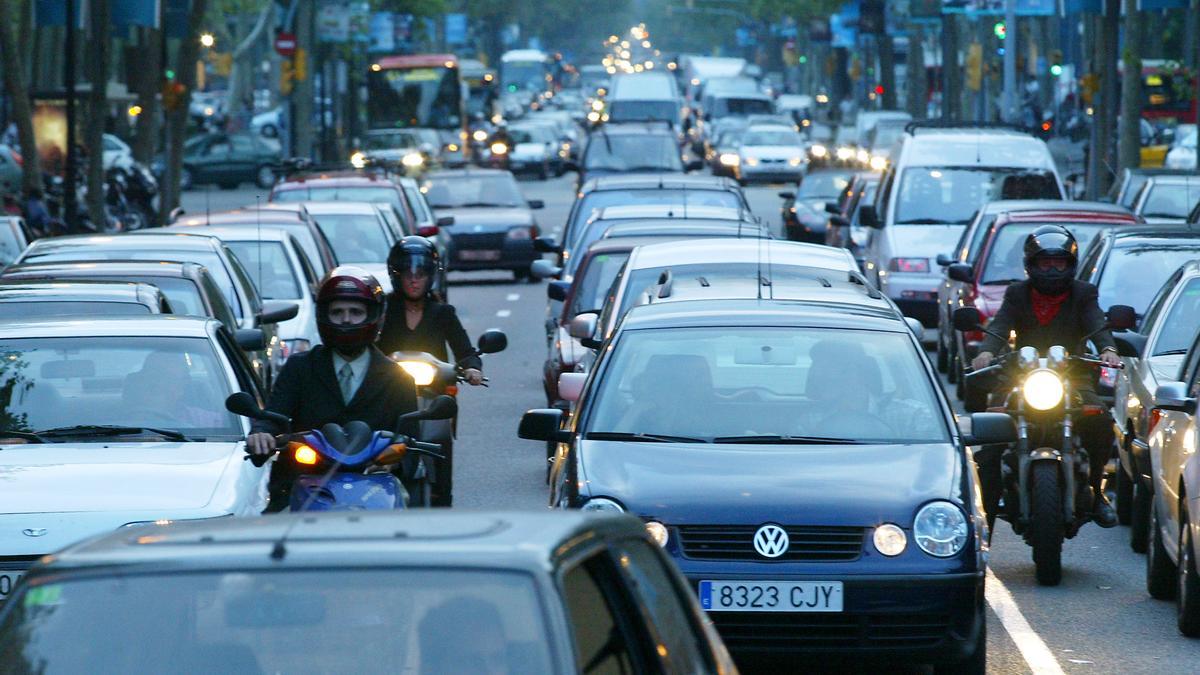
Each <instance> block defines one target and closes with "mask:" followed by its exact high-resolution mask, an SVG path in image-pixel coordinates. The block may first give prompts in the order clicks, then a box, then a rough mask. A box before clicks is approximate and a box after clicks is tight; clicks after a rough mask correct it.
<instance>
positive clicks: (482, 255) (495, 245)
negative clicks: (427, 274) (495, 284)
mask: <svg viewBox="0 0 1200 675" xmlns="http://www.w3.org/2000/svg"><path fill="white" fill-rule="evenodd" d="M446 254H447V258H448V259H449V264H448V265H447V267H448V268H449V269H452V270H528V269H529V265H530V263H532V262H533V261H534V260H537V259H538V258H540V257H541V254H540V253H538V252H537V251H535V250H534V249H533V240H531V239H509V238H508V236H507V232H487V233H478V234H476V233H471V234H461V235H460V234H452V235H451V237H450V245H449V246H447V251H446Z"/></svg>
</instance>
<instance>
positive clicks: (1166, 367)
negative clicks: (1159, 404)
mask: <svg viewBox="0 0 1200 675" xmlns="http://www.w3.org/2000/svg"><path fill="white" fill-rule="evenodd" d="M1186 356H1187V355H1186V354H1163V355H1162V356H1151V357H1150V359H1149V366H1150V372H1152V373H1154V379H1155V380H1157V381H1159V382H1170V381H1172V380H1178V379H1179V369H1180V367H1181V366H1183V360H1184V358H1186ZM1151 393H1154V392H1151Z"/></svg>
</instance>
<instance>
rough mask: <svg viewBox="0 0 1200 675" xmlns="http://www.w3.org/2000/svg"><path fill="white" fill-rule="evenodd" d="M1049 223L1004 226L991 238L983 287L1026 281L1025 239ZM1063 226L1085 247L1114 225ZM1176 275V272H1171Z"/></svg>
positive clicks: (981, 279) (1064, 224) (1071, 224)
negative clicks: (1099, 233)
mask: <svg viewBox="0 0 1200 675" xmlns="http://www.w3.org/2000/svg"><path fill="white" fill-rule="evenodd" d="M1047 224H1049V223H1013V224H1009V225H1003V226H1001V227H1000V229H999V230H997V231H996V234H995V235H994V236H993V237H992V243H991V246H990V248H989V249H988V251H987V253H986V255H987V258H986V259H985V260H984V261H983V274H981V275H979V283H981V284H1008V283H1012V282H1015V281H1022V280H1024V279H1025V237H1027V236H1029V233H1030V232H1033V231H1034V230H1036V229H1037V228H1039V227H1041V226H1043V225H1047ZM1055 224H1057V225H1062V226H1063V227H1065V228H1067V229H1068V230H1070V231H1071V234H1073V235H1075V241H1079V242H1084V243H1085V244H1086V243H1087V242H1089V241H1091V240H1092V237H1094V236H1096V233H1097V232H1099V231H1100V230H1103V229H1105V228H1108V227H1112V224H1111V223H1055ZM1172 271H1174V270H1172Z"/></svg>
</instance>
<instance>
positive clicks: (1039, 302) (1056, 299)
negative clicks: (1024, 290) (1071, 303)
mask: <svg viewBox="0 0 1200 675" xmlns="http://www.w3.org/2000/svg"><path fill="white" fill-rule="evenodd" d="M1029 295H1030V300H1032V301H1033V316H1034V317H1036V318H1037V322H1038V325H1039V326H1046V325H1049V324H1050V322H1051V321H1053V320H1054V317H1056V316H1058V311H1059V310H1060V309H1062V305H1063V303H1064V302H1066V300H1067V298H1069V297H1070V296H1071V291H1067V292H1065V293H1060V294H1059V295H1046V294H1044V293H1039V292H1038V291H1037V289H1035V288H1031V289H1029Z"/></svg>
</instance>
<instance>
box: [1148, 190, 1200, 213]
mask: <svg viewBox="0 0 1200 675" xmlns="http://www.w3.org/2000/svg"><path fill="white" fill-rule="evenodd" d="M1197 202H1200V181H1196V182H1192V181H1189V182H1187V183H1186V184H1179V183H1155V184H1154V185H1153V186H1152V187H1151V188H1150V194H1149V195H1147V196H1146V201H1145V203H1144V204H1143V205H1142V213H1141V215H1142V216H1144V217H1146V218H1178V219H1180V220H1186V219H1187V217H1188V214H1189V213H1191V212H1192V208H1193V207H1195V206H1196V203H1197Z"/></svg>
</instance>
